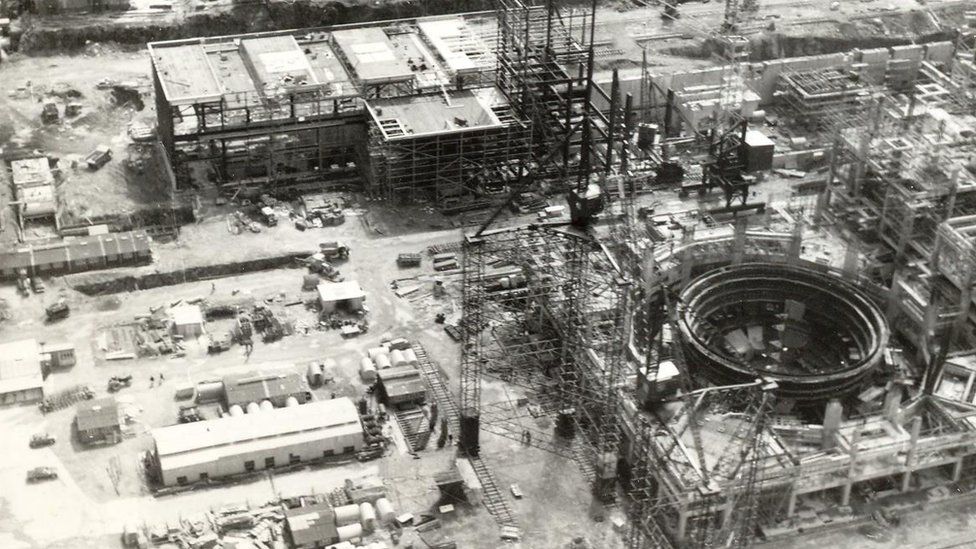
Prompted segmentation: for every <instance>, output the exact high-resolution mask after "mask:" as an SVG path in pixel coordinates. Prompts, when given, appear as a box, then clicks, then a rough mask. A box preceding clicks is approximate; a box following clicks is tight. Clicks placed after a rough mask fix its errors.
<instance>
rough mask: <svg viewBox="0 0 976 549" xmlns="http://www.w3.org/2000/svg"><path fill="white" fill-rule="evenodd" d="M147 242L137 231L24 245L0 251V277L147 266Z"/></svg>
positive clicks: (144, 233) (148, 255)
mask: <svg viewBox="0 0 976 549" xmlns="http://www.w3.org/2000/svg"><path fill="white" fill-rule="evenodd" d="M149 242H150V240H149V235H147V234H146V232H145V231H142V230H139V231H131V232H121V233H108V234H97V235H90V236H84V237H72V238H68V239H64V240H61V241H58V242H46V243H42V244H24V245H21V246H17V247H15V248H12V249H9V250H5V251H0V278H14V277H16V276H17V272H18V271H19V270H21V269H24V270H26V271H27V273H28V274H29V275H30V276H38V275H42V274H55V273H76V272H81V271H90V270H92V269H103V268H106V267H115V266H119V265H130V264H139V263H146V262H148V261H150V260H151V259H152V250H150V248H149Z"/></svg>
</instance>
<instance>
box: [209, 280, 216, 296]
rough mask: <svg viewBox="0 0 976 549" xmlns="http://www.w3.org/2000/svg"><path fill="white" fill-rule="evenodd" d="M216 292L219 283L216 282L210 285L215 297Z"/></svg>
mask: <svg viewBox="0 0 976 549" xmlns="http://www.w3.org/2000/svg"><path fill="white" fill-rule="evenodd" d="M216 291H217V283H216V282H211V283H210V295H213V293H214V292H216Z"/></svg>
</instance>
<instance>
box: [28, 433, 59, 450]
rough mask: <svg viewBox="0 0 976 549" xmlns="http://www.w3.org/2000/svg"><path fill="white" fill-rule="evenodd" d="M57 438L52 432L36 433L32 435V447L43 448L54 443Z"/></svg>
mask: <svg viewBox="0 0 976 549" xmlns="http://www.w3.org/2000/svg"><path fill="white" fill-rule="evenodd" d="M54 442H55V438H54V437H53V436H52V435H51V434H50V433H35V434H33V435H31V439H30V447H31V448H43V447H45V446H50V445H52V444H54Z"/></svg>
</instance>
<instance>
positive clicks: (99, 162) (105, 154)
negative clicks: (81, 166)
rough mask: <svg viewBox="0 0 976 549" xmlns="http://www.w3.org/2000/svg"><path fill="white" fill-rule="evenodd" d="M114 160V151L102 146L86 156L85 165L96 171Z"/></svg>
mask: <svg viewBox="0 0 976 549" xmlns="http://www.w3.org/2000/svg"><path fill="white" fill-rule="evenodd" d="M111 159H112V149H110V148H108V147H106V146H105V145H101V146H99V147H97V148H96V149H95V150H93V151H92V152H90V153H88V155H87V156H85V165H86V166H88V169H89V170H91V171H96V170H98V169H99V168H101V167H102V166H104V165H105V164H108V161H109V160H111Z"/></svg>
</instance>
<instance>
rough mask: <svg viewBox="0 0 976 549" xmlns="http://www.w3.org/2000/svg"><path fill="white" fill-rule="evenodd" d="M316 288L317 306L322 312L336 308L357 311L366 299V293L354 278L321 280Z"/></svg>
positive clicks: (329, 311)
mask: <svg viewBox="0 0 976 549" xmlns="http://www.w3.org/2000/svg"><path fill="white" fill-rule="evenodd" d="M318 290H319V306H321V307H322V312H323V313H331V312H334V311H335V310H336V309H338V308H343V309H346V310H349V311H358V310H361V309H362V308H363V301H364V300H365V299H366V293H365V292H363V289H362V288H360V287H359V283H358V282H356V281H355V280H347V281H345V282H322V283H321V284H319V287H318Z"/></svg>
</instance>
